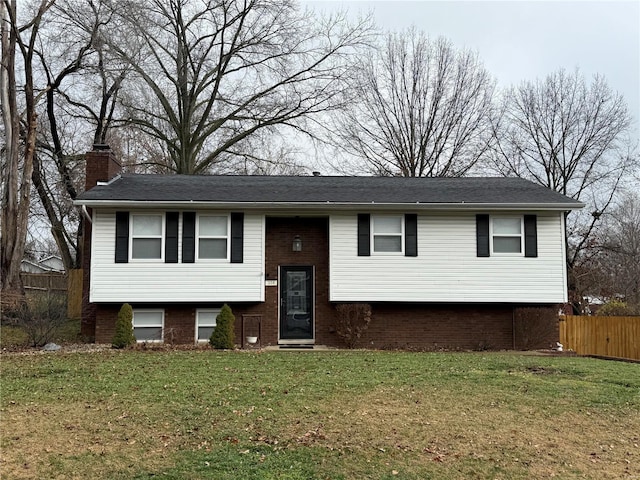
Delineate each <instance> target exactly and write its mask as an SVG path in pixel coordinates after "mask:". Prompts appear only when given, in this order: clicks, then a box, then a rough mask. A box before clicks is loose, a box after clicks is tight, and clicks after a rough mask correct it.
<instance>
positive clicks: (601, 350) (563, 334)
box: [560, 315, 640, 360]
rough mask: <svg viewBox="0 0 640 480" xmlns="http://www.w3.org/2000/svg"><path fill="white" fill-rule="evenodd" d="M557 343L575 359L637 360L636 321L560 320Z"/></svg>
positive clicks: (639, 321)
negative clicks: (599, 357)
mask: <svg viewBox="0 0 640 480" xmlns="http://www.w3.org/2000/svg"><path fill="white" fill-rule="evenodd" d="M560 343H562V345H563V346H564V349H565V350H573V351H575V352H576V353H577V354H578V355H601V356H604V357H619V358H630V359H633V360H640V317H599V316H589V317H588V316H577V315H566V316H561V317H560Z"/></svg>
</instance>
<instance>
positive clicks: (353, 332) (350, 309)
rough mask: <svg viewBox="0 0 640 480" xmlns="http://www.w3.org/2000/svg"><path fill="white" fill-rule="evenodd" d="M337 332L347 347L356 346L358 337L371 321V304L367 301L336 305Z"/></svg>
mask: <svg viewBox="0 0 640 480" xmlns="http://www.w3.org/2000/svg"><path fill="white" fill-rule="evenodd" d="M336 312H337V313H338V317H337V319H336V334H337V335H338V336H339V337H340V338H341V339H342V340H343V341H344V343H345V344H346V345H347V348H355V346H356V343H357V342H358V339H359V338H360V337H361V336H362V334H363V333H364V331H365V330H366V329H367V327H369V323H370V322H371V305H369V304H367V303H343V304H340V305H338V306H337V307H336Z"/></svg>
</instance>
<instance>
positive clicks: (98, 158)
mask: <svg viewBox="0 0 640 480" xmlns="http://www.w3.org/2000/svg"><path fill="white" fill-rule="evenodd" d="M100 148H101V149H94V150H92V151H91V152H87V154H86V156H85V191H87V190H89V189H91V188H92V187H94V186H96V185H97V183H98V182H106V181H109V180H111V179H112V178H114V177H115V176H116V175H118V174H119V173H120V172H121V170H122V169H121V166H120V163H119V162H118V159H117V158H116V156H115V155H114V153H113V152H112V151H111V150H110V149H109V148H108V147H106V146H101V147H100ZM87 210H88V212H87V213H88V214H89V215H91V209H87ZM81 221H82V239H81V241H80V248H81V249H82V251H81V258H82V269H83V273H82V322H81V324H80V333H81V334H82V335H83V336H84V337H85V338H87V339H89V340H95V339H97V332H96V321H97V317H96V315H97V311H96V306H95V305H94V304H91V303H89V285H90V283H91V270H90V266H91V222H89V221H88V220H87V219H86V218H85V217H84V215H83V216H82V217H81ZM109 341H111V340H109Z"/></svg>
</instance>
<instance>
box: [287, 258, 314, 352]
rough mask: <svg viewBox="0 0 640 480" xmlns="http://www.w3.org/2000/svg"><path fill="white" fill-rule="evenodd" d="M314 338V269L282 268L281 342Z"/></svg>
mask: <svg viewBox="0 0 640 480" xmlns="http://www.w3.org/2000/svg"><path fill="white" fill-rule="evenodd" d="M313 338H314V336H313V267H280V340H293V341H298V340H300V341H309V340H313Z"/></svg>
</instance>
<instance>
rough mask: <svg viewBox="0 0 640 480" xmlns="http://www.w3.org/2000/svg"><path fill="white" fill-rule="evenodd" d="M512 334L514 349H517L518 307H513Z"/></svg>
mask: <svg viewBox="0 0 640 480" xmlns="http://www.w3.org/2000/svg"><path fill="white" fill-rule="evenodd" d="M511 336H512V337H513V338H512V341H513V345H512V349H513V350H515V349H516V309H515V308H514V307H511Z"/></svg>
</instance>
